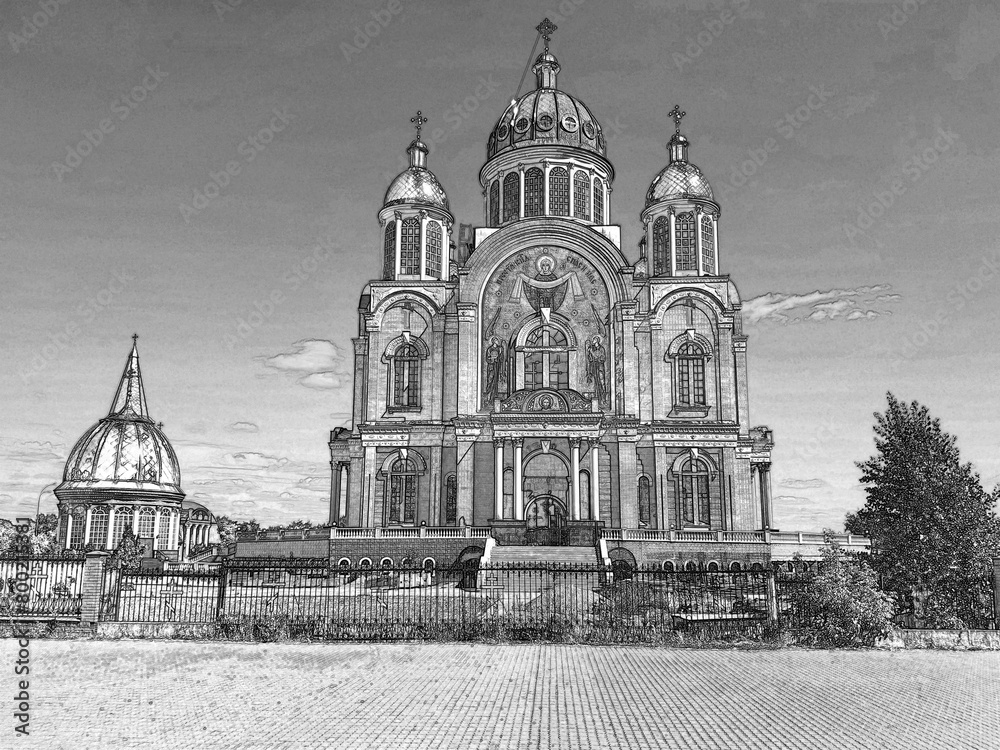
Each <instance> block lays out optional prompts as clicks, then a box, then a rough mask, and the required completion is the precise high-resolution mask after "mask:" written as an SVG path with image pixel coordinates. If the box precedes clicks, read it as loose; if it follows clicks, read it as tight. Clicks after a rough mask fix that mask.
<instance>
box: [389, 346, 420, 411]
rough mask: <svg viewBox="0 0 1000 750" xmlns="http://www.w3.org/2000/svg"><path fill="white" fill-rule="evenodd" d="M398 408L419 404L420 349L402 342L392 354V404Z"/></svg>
mask: <svg viewBox="0 0 1000 750" xmlns="http://www.w3.org/2000/svg"><path fill="white" fill-rule="evenodd" d="M391 406H393V407H395V408H399V409H415V408H418V407H419V406H420V351H419V350H418V349H417V347H415V346H414V345H413V344H403V345H402V346H400V347H399V348H398V349H396V353H395V354H393V356H392V404H391Z"/></svg>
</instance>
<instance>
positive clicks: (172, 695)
mask: <svg viewBox="0 0 1000 750" xmlns="http://www.w3.org/2000/svg"><path fill="white" fill-rule="evenodd" d="M0 643H2V647H0V652H2V653H3V657H2V658H4V659H6V662H5V663H6V664H7V665H10V666H9V667H4V668H3V672H4V673H5V674H7V675H8V677H7V678H6V679H7V681H8V685H7V687H2V688H0V691H2V692H0V695H3V694H7V693H9V695H10V696H11V698H12V697H13V695H14V692H13V689H14V688H15V687H16V685H15V682H14V680H15V677H14V675H13V668H12V667H13V662H14V659H15V658H16V657H15V656H14V654H15V653H16V642H15V641H12V640H5V641H2V642H0ZM30 649H31V674H30V675H29V678H30V681H31V687H30V694H31V725H30V729H31V735H30V737H28V738H24V737H20V736H18V735H16V734H15V733H14V731H13V726H14V722H13V719H12V713H13V711H12V700H11V698H8V706H11V708H9V709H7V710H3V711H0V714H2V715H4V716H6V717H8V718H6V719H5V720H4V721H5V722H6V726H5V727H3V728H2V730H0V737H3V738H4V739H3V740H2V741H0V748H7V747H24V748H28V747H39V748H74V749H75V748H117V747H128V748H140V747H150V748H160V747H164V748H175V747H176V748H202V747H204V748H289V749H298V748H326V747H334V748H338V749H343V750H348V749H350V748H362V749H363V750H378V749H379V748H391V749H392V750H397V749H398V750H408V749H409V748H434V749H435V750H438V749H439V750H447V749H449V748H462V749H463V750H466V749H468V750H505V749H506V748H530V749H536V748H537V749H541V748H579V749H580V750H588V749H589V748H618V747H622V748H630V750H631V749H635V750H645V749H647V748H648V749H652V748H657V749H661V748H662V749H670V750H672V749H674V748H678V749H681V748H683V750H758V749H760V750H765V749H766V750H805V749H806V748H808V749H809V750H824V749H826V748H829V749H830V750H875V749H876V748H877V749H878V750H895V749H896V748H898V749H899V750H904V749H905V750H923V749H927V750H944V749H946V748H947V749H949V750H966V749H968V750H973V749H975V750H1000V653H992V652H948V651H893V652H889V651H806V650H793V649H788V650H782V651H735V650H696V649H676V650H670V649H656V648H644V647H624V646H622V647H612V646H597V647H594V646H568V645H567V646H560V645H541V644H528V645H495V646H494V645H479V644H476V645H471V644H243V643H218V642H210V643H203V642H194V641H191V642H185V641H84V640H81V641H33V642H32V643H31V646H30Z"/></svg>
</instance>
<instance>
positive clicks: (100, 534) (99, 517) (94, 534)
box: [87, 506, 108, 549]
mask: <svg viewBox="0 0 1000 750" xmlns="http://www.w3.org/2000/svg"><path fill="white" fill-rule="evenodd" d="M87 543H88V544H93V545H94V546H95V547H97V548H98V549H104V548H105V547H107V546H108V509H107V508H105V507H103V506H100V507H97V508H94V509H93V510H92V511H91V512H90V538H89V539H87Z"/></svg>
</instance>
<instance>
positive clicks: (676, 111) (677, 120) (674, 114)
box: [667, 104, 687, 135]
mask: <svg viewBox="0 0 1000 750" xmlns="http://www.w3.org/2000/svg"><path fill="white" fill-rule="evenodd" d="M685 115H687V112H681V108H680V107H678V106H677V105H676V104H675V105H674V108H673V109H672V110H670V111H669V112H667V117H670V118H672V119H673V121H674V125H675V126H676V128H677V129H676V130H675V131H674V132H675V133H677V134H678V135H680V132H681V120H683V119H684V116H685Z"/></svg>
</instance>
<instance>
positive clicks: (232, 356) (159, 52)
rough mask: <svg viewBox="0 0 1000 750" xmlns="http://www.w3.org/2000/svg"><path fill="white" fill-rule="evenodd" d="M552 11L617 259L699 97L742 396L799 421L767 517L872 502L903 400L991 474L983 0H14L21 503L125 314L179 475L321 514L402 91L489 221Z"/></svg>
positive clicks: (7, 493)
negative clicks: (590, 126) (734, 305)
mask: <svg viewBox="0 0 1000 750" xmlns="http://www.w3.org/2000/svg"><path fill="white" fill-rule="evenodd" d="M546 16H548V17H549V18H551V19H552V20H553V21H554V22H555V23H556V25H557V26H558V30H557V31H556V32H555V34H554V38H553V41H552V50H553V52H554V53H555V54H556V55H557V57H558V58H559V61H560V63H561V66H562V72H561V73H560V76H559V86H560V88H562V89H564V90H566V91H568V92H570V93H572V94H574V95H576V96H578V97H579V98H581V99H582V100H583V101H584V102H585V103H586V104H587V105H588V107H589V108H590V109H591V111H593V112H594V114H595V116H596V117H597V118H598V120H599V121H600V122H601V123H602V125H603V127H604V130H605V133H606V135H607V140H608V157H609V159H610V160H611V162H612V163H613V164H614V166H615V169H616V174H617V176H616V179H615V182H614V186H613V187H614V192H613V195H612V200H611V212H612V221H613V223H615V224H620V225H621V226H622V237H623V250H624V252H625V254H626V256H627V257H628V258H629V260H630V261H634V260H635V259H636V258H637V256H638V251H637V247H636V243H637V242H638V239H639V231H640V223H639V214H640V212H641V210H642V206H643V198H644V195H645V191H646V189H647V188H648V186H649V183H650V181H651V180H652V178H653V177H654V176H655V174H656V173H657V172H658V171H659V170H660V169H661V168H662V167H663V166H664V165H665V164H666V163H667V153H666V150H665V143H666V141H667V140H668V139H669V137H670V134H671V132H672V129H673V124H672V122H671V121H670V120H669V118H668V117H667V113H668V112H669V111H670V109H671V108H672V106H673V105H674V104H675V103H676V104H679V105H680V106H681V108H682V109H683V110H685V111H686V112H687V113H688V114H687V116H686V118H685V119H684V122H683V129H684V132H685V134H686V135H687V136H688V138H689V139H690V140H691V144H692V145H691V152H690V158H691V160H692V161H693V162H694V163H696V164H697V165H698V166H699V167H700V168H701V169H702V171H703V172H704V173H705V175H706V176H707V177H708V179H709V181H710V182H711V184H712V186H713V188H714V190H715V195H716V198H717V199H718V201H719V202H720V204H721V206H722V216H721V223H720V260H721V268H722V270H723V271H724V272H726V273H729V274H730V275H731V277H732V278H733V280H734V281H735V283H736V285H737V287H738V288H739V290H740V293H741V295H742V298H743V300H744V326H745V331H746V333H747V334H748V335H749V345H748V346H749V349H748V352H749V369H750V383H749V386H750V413H751V420H752V422H753V424H754V425H768V426H770V427H771V429H772V430H773V431H774V436H775V440H776V447H775V449H774V452H773V470H772V473H773V492H774V496H775V501H774V505H775V508H774V514H775V521H776V524H777V525H778V526H779V527H780V528H782V529H801V530H818V529H822V528H824V527H831V528H835V529H840V528H842V525H843V519H844V515H845V513H847V512H850V511H852V510H855V509H857V508H858V507H860V506H861V505H862V503H863V502H864V493H863V491H862V488H861V487H860V486H859V484H858V480H859V471H858V469H857V468H856V466H855V462H856V461H861V460H864V459H865V458H867V457H868V456H870V455H871V454H872V452H873V450H874V443H873V433H872V425H873V423H874V418H873V413H874V412H876V411H883V410H884V408H885V404H886V393H887V392H888V391H891V392H892V393H894V394H895V395H896V396H897V397H899V398H901V399H903V400H906V401H909V400H918V401H920V402H921V403H923V404H925V405H927V406H928V407H929V408H930V409H931V412H932V414H933V415H935V416H937V417H939V418H940V419H941V422H942V425H943V427H944V429H946V430H947V431H949V432H951V433H952V434H954V435H956V436H957V437H958V446H959V449H960V450H961V452H962V456H963V459H964V460H967V461H971V462H972V463H973V465H974V466H975V468H976V469H977V470H978V471H979V472H980V474H981V476H982V478H983V481H984V484H985V485H986V487H987V489H991V488H992V487H993V486H994V485H996V484H997V483H998V482H1000V455H998V450H997V437H996V435H997V430H996V427H995V425H996V423H997V421H998V417H1000V388H998V387H997V386H998V375H997V373H998V371H1000V353H998V347H997V345H996V334H995V332H996V331H997V329H998V323H1000V305H998V304H997V301H998V298H1000V295H998V289H1000V242H998V240H997V237H998V236H1000V231H998V229H1000V226H998V225H1000V211H998V210H997V208H998V205H997V204H998V201H1000V198H998V196H1000V168H998V167H1000V143H998V141H997V138H996V125H997V122H1000V111H998V110H1000V97H998V95H997V94H998V81H1000V75H998V74H1000V60H998V59H997V58H998V57H1000V9H998V7H997V5H996V3H993V2H971V3H970V2H965V0H955V1H954V2H947V3H919V2H914V3H899V2H896V3H889V2H863V1H861V0H853V1H848V0H809V1H804V2H791V1H785V0H783V1H781V2H776V1H775V2H772V1H771V0H740V1H739V2H709V1H708V0H705V1H701V0H663V1H656V0H646V1H645V2H635V3H630V4H627V5H626V4H624V3H607V2H597V1H596V0H563V1H562V2H554V1H553V2H548V1H546V0H542V1H541V2H539V1H538V0H534V1H532V2H457V1H455V0H450V1H445V0H374V1H372V2H370V1H368V0H365V1H363V2H351V3H348V2H337V3H330V2H323V1H321V0H282V1H280V2H279V1H278V0H243V1H242V2H239V1H238V0H215V1H214V2H212V1H210V0H172V2H170V3H153V2H144V1H143V0H131V1H129V2H124V1H123V2H112V1H110V0H107V1H95V2H87V3H84V2H81V1H79V0H61V2H55V0H50V1H49V2H40V1H39V0H34V1H31V0H12V1H11V2H7V3H4V4H3V6H2V8H0V70H2V71H3V75H2V76H0V122H2V123H3V124H4V127H3V129H2V131H0V331H2V334H0V335H2V339H0V341H2V348H0V361H2V362H3V364H4V366H3V367H2V368H0V393H2V396H0V516H6V517H8V518H11V517H14V516H16V515H31V514H33V513H34V512H35V511H34V509H35V506H36V503H39V502H40V503H41V508H42V511H43V512H44V511H54V509H55V498H54V496H53V495H52V493H51V485H52V484H53V483H54V482H57V481H59V479H60V478H61V472H62V466H63V464H64V462H65V460H66V458H67V456H68V454H69V451H70V449H71V448H72V446H73V444H74V442H75V441H76V440H77V438H78V437H79V436H80V435H81V434H82V433H83V432H84V431H85V430H86V429H87V428H88V427H89V426H90V425H92V424H93V423H94V422H96V421H97V420H98V419H99V418H101V417H103V416H104V415H105V414H106V413H107V410H108V407H109V406H110V404H111V400H112V398H113V396H114V393H115V388H116V387H117V384H118V379H119V377H120V375H121V370H122V367H123V366H124V363H125V360H126V357H127V355H128V352H129V349H130V347H131V343H132V341H131V336H132V334H133V333H138V334H139V342H138V344H139V352H140V358H141V362H142V370H143V377H144V382H145V387H146V394H147V400H148V404H149V410H150V413H151V415H152V416H153V418H155V419H156V420H158V421H162V422H163V423H164V425H165V426H164V431H165V434H166V435H167V437H168V438H169V440H170V441H171V443H172V444H173V446H174V448H175V449H176V451H177V454H178V457H179V460H180V464H181V472H182V484H183V487H184V489H185V491H186V492H187V493H188V495H189V496H191V497H193V498H195V499H198V500H199V501H201V502H203V503H205V504H206V505H208V506H209V507H210V508H211V509H212V510H213V511H215V512H216V513H218V514H225V515H230V516H233V517H236V518H250V517H256V518H257V519H259V520H260V521H262V522H264V523H268V524H270V523H285V522H288V521H291V520H293V519H296V518H304V519H310V520H313V521H316V522H325V520H326V517H327V508H328V496H329V465H328V462H329V453H328V449H327V446H326V443H327V440H328V436H329V431H330V430H331V429H332V428H334V427H338V426H344V425H347V424H349V421H350V417H349V412H350V407H351V380H352V376H351V365H352V355H351V337H352V336H354V335H356V333H357V318H356V314H357V313H356V309H357V308H356V305H357V300H358V295H359V294H360V292H361V289H362V287H363V285H364V284H365V282H366V281H367V280H368V279H370V278H373V277H376V276H378V275H379V273H380V260H379V258H380V251H379V246H380V241H379V232H378V224H377V218H376V213H377V211H378V209H379V208H380V207H381V202H382V199H383V196H384V192H385V189H386V187H387V186H388V184H389V182H390V181H391V179H392V178H393V177H394V176H395V175H396V174H397V173H398V172H399V171H401V169H402V168H403V166H404V165H405V163H406V162H405V159H406V156H405V153H404V150H405V148H406V145H407V144H408V143H409V141H410V140H411V139H412V135H413V132H412V130H411V125H410V117H411V116H413V114H414V112H415V111H416V110H418V109H419V110H421V111H422V112H423V113H424V115H425V116H426V117H427V118H428V119H429V123H428V124H427V125H426V126H425V131H424V135H425V140H427V139H429V140H430V146H431V154H430V157H429V166H430V168H431V169H432V170H433V171H434V172H435V174H436V175H437V176H438V178H439V179H440V181H441V182H442V184H443V185H444V187H445V189H446V190H447V191H448V194H449V197H450V200H451V207H452V210H453V212H454V214H455V216H456V222H457V223H471V224H476V225H482V223H483V214H482V203H481V194H480V193H481V187H480V186H479V184H478V170H479V168H480V167H481V166H482V163H483V161H484V160H485V151H486V140H487V137H488V134H489V132H490V130H491V129H492V127H493V125H494V123H495V122H496V119H497V118H498V117H499V116H500V114H501V113H502V111H503V110H504V108H505V107H506V105H507V104H508V102H509V101H510V99H511V98H512V97H513V96H514V94H515V92H516V90H517V88H518V83H519V81H520V79H521V75H522V72H523V70H524V67H525V63H526V61H527V59H528V56H529V53H530V52H531V49H532V45H533V44H534V42H535V38H536V32H535V30H534V27H535V26H536V25H537V24H538V23H539V21H541V20H542V18H543V17H546ZM529 85H531V81H530V75H529V81H527V82H526V83H525V86H529ZM435 129H437V130H438V135H437V136H435V135H434V131H435ZM455 239H457V237H456V238H455Z"/></svg>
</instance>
